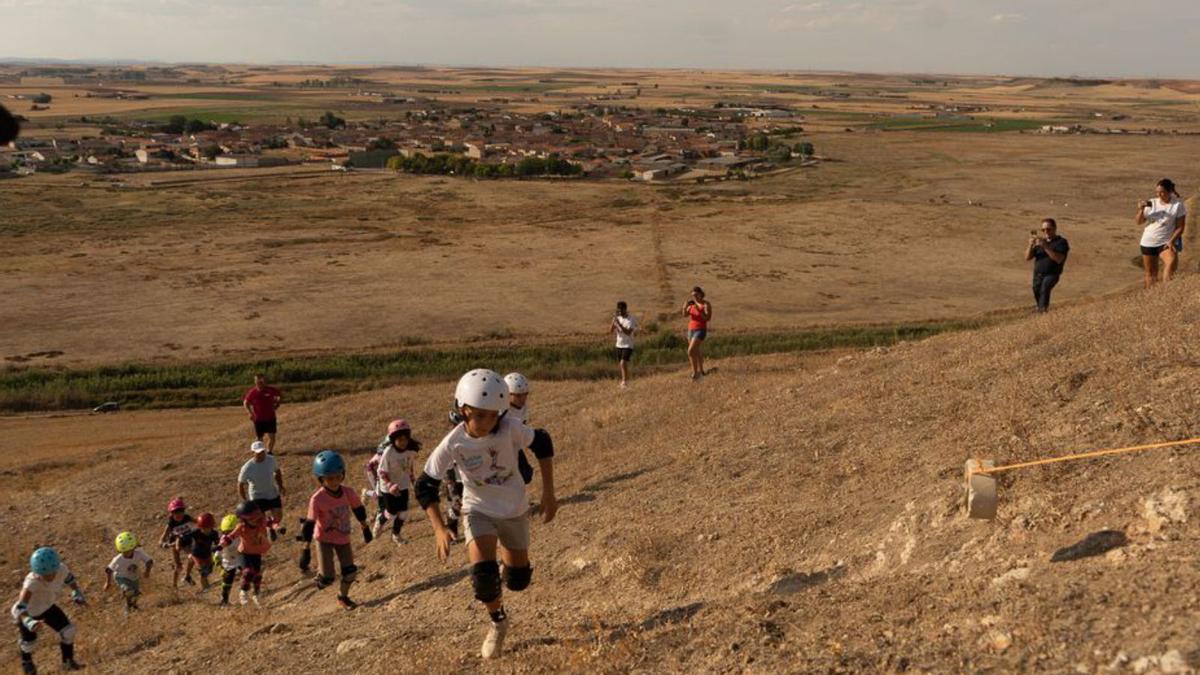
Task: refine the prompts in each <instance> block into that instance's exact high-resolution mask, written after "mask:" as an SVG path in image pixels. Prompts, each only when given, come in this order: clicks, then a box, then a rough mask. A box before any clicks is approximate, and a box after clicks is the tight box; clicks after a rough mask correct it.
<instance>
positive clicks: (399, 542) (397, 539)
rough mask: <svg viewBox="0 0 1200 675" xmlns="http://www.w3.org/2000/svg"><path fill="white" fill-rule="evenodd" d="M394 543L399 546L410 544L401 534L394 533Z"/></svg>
mask: <svg viewBox="0 0 1200 675" xmlns="http://www.w3.org/2000/svg"><path fill="white" fill-rule="evenodd" d="M392 543H393V544H395V545H397V546H403V545H405V544H407V543H408V540H407V539H405V538H404V537H402V536H400V534H399V533H393V534H392Z"/></svg>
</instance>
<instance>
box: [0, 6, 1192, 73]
mask: <svg viewBox="0 0 1200 675" xmlns="http://www.w3.org/2000/svg"><path fill="white" fill-rule="evenodd" d="M0 26H2V27H3V28H2V29H0V36H2V37H0V58H30V59H42V58H44V59H66V60H91V59H129V60H149V61H163V62H197V61H205V62H221V63H283V62H301V63H388V64H402V65H486V66H562V67H586V66H595V67H634V68H640V67H660V68H702V69H764V70H784V69H786V70H849V71H856V72H911V73H917V72H921V73H976V74H1003V75H1056V76H1071V75H1077V76H1124V77H1164V78H1168V77H1169V78H1192V79H1200V1H1198V0H1140V1H1139V2H1131V1H1129V0H0Z"/></svg>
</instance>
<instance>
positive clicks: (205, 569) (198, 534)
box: [187, 513, 221, 593]
mask: <svg viewBox="0 0 1200 675" xmlns="http://www.w3.org/2000/svg"><path fill="white" fill-rule="evenodd" d="M215 525H216V520H215V519H214V518H213V514H211V513H201V514H200V517H199V518H197V519H196V531H195V532H193V533H192V548H191V552H190V553H191V555H190V556H188V563H187V578H188V579H191V578H192V566H193V565H194V566H195V567H197V568H198V569H199V572H200V592H201V593H205V592H207V591H208V587H209V583H208V577H209V575H211V574H212V571H213V551H215V550H216V548H217V546H218V545H219V544H220V543H221V535H220V534H218V533H217V531H216V529H215V527H214V526H215Z"/></svg>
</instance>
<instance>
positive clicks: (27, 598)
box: [12, 546, 87, 674]
mask: <svg viewBox="0 0 1200 675" xmlns="http://www.w3.org/2000/svg"><path fill="white" fill-rule="evenodd" d="M29 567H30V568H31V570H32V571H31V572H30V573H29V574H28V575H26V576H25V583H23V584H22V585H21V595H19V596H18V597H17V602H16V604H14V605H13V606H12V616H13V618H14V619H16V622H17V630H18V631H20V633H21V641H20V643H19V644H20V647H21V670H22V671H23V672H25V673H35V674H36V673H37V667H36V666H34V665H33V649H34V647H36V646H37V637H38V629H39V628H41V627H42V625H43V624H45V625H46V626H49V627H50V630H52V631H54V632H55V633H58V647H59V649H60V650H62V668H63V670H79V669H81V668H83V666H81V665H79V663H77V662H76V661H75V624H73V623H71V620H70V619H69V618H67V615H66V613H65V612H63V611H62V609H60V608H59V606H58V605H57V604H55V603H56V602H57V600H58V595H59V594H60V593H62V589H63V586H70V587H71V600H72V601H73V602H74V603H75V604H76V605H86V604H87V600H85V599H84V597H83V591H81V590H80V589H79V583H78V582H76V581H75V575H74V574H71V570H70V569H68V568H67V566H66V565H65V564H64V563H63V562H62V559H61V558H59V556H58V551H55V550H54V549H52V548H50V547H49V546H43V547H41V548H39V549H37V550H36V551H34V552H33V555H32V556H30V558H29Z"/></svg>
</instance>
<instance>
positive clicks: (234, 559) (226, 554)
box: [214, 513, 242, 605]
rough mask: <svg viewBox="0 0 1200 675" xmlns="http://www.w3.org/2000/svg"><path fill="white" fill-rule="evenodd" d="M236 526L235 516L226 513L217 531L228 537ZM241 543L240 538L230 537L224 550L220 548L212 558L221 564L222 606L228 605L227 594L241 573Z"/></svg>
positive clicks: (236, 518)
mask: <svg viewBox="0 0 1200 675" xmlns="http://www.w3.org/2000/svg"><path fill="white" fill-rule="evenodd" d="M237 526H238V517H237V515H235V514H232V513H227V514H225V517H224V518H221V524H220V525H219V526H218V528H217V529H219V530H220V531H221V536H228V535H229V534H230V533H231V532H233V531H234V530H235V529H237ZM241 543H242V539H241V537H230V539H229V544H228V545H227V546H225V548H222V549H221V550H220V551H219V552H218V553H217V556H216V557H215V558H214V562H215V561H216V560H217V559H219V560H220V562H221V604H222V605H228V604H229V594H230V592H232V591H233V582H234V581H236V580H237V578H238V574H239V573H241V571H242V553H241V551H239V550H238V547H239V546H240V545H241Z"/></svg>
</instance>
